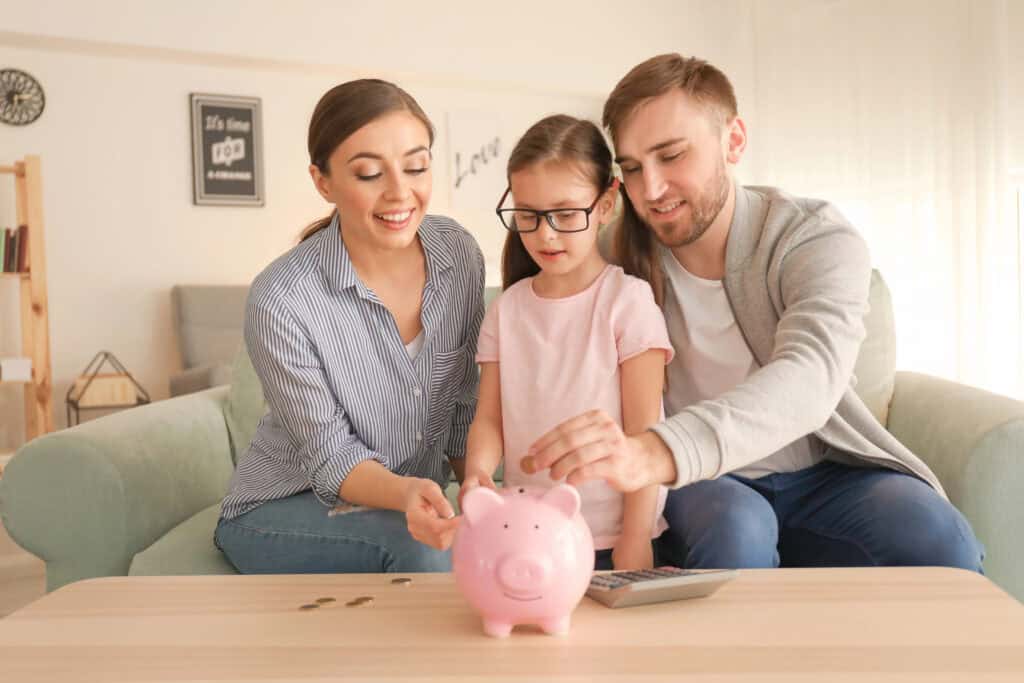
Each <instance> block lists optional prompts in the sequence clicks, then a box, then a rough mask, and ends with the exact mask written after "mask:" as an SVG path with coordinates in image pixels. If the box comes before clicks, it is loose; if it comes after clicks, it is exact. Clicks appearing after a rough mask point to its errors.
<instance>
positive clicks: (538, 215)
mask: <svg viewBox="0 0 1024 683" xmlns="http://www.w3.org/2000/svg"><path fill="white" fill-rule="evenodd" d="M612 185H614V182H613V183H612ZM612 185H609V186H608V188H610V187H612ZM608 188H605V189H604V190H601V191H600V192H598V193H597V198H596V199H595V200H594V201H593V203H592V204H591V205H590V206H589V207H587V208H583V207H582V206H563V207H562V208H560V209H545V210H544V211H536V210H534V209H517V208H515V207H513V208H510V209H503V208H501V205H502V204H504V203H505V200H506V199H507V198H508V195H509V193H510V192H511V191H512V186H511V185H509V186H508V187H506V188H505V193H504V194H502V195H501V199H500V200H498V206H496V207H495V208H494V213H496V214H498V221H500V222H501V224H502V226H503V227H504V228H505V229H506V230H508V231H509V232H518V233H525V232H537V231H538V230H540V219H541V216H543V217H544V220H546V221H547V222H548V225H550V226H551V229H552V230H554V231H555V232H562V233H573V232H586V231H587V230H588V229H590V214H592V213H593V212H594V208H595V207H596V206H597V203H598V202H599V201H601V197H603V196H604V193H605V191H606V190H607V189H608ZM563 211H582V212H583V213H584V214H585V215H586V217H587V224H586V225H584V226H583V227H582V228H580V229H578V230H562V229H561V228H559V227H558V226H557V225H555V221H554V219H553V218H552V217H551V214H554V213H562V212H563ZM522 212H529V213H532V214H533V215H534V216H535V217H536V220H534V223H533V229H532V230H518V229H515V228H510V227H509V225H508V223H506V222H505V218H504V216H503V214H512V213H522ZM514 222H515V220H514V219H513V223H514Z"/></svg>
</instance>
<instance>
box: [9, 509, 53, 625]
mask: <svg viewBox="0 0 1024 683" xmlns="http://www.w3.org/2000/svg"><path fill="white" fill-rule="evenodd" d="M45 593H46V577H45V571H44V565H43V561H42V560H40V559H37V558H36V557H35V556H33V555H30V554H29V553H27V552H25V551H24V550H22V549H21V548H20V547H18V545H17V544H16V543H15V542H14V541H12V540H11V538H10V536H8V535H7V531H6V530H4V528H3V526H2V525H0V617H5V616H7V615H8V614H10V613H11V612H13V611H14V610H16V609H20V608H22V607H24V606H25V605H27V604H28V603H30V602H32V601H33V600H35V599H37V598H41V597H43V595H44V594H45Z"/></svg>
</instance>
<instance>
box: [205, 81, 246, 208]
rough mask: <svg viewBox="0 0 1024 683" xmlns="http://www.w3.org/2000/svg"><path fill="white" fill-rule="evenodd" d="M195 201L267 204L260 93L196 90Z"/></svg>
mask: <svg viewBox="0 0 1024 683" xmlns="http://www.w3.org/2000/svg"><path fill="white" fill-rule="evenodd" d="M191 101H192V178H193V183H192V190H193V193H192V201H193V203H195V204H200V205H215V206H217V205H219V206H263V135H262V126H263V122H262V117H261V113H260V100H259V98H256V97H233V96H229V95H201V94H198V93H192V95H191Z"/></svg>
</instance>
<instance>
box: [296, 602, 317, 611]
mask: <svg viewBox="0 0 1024 683" xmlns="http://www.w3.org/2000/svg"><path fill="white" fill-rule="evenodd" d="M319 606H320V605H317V604H314V603H310V604H308V605H299V609H301V610H311V609H316V608H317V607H319Z"/></svg>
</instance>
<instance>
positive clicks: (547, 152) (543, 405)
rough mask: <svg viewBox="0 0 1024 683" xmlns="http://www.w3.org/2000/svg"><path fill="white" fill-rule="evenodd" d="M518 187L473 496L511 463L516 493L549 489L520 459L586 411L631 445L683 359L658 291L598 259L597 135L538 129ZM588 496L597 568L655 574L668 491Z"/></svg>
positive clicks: (525, 142) (505, 207) (469, 471)
mask: <svg viewBox="0 0 1024 683" xmlns="http://www.w3.org/2000/svg"><path fill="white" fill-rule="evenodd" d="M508 178H509V187H508V189H507V190H506V191H505V194H504V195H503V196H502V198H501V201H500V202H499V204H498V215H499V217H500V218H501V221H502V223H503V224H504V226H505V227H506V228H507V229H508V230H509V234H508V238H507V240H506V242H505V250H504V253H503V258H502V279H503V287H504V292H503V293H502V295H501V296H500V297H499V298H498V300H497V301H495V302H494V304H493V305H492V306H491V307H490V309H489V310H488V312H487V315H486V317H485V318H484V323H483V325H482V327H481V329H480V338H479V340H478V342H477V355H476V360H477V362H478V363H479V364H480V368H481V376H480V395H479V400H478V403H477V410H476V416H475V417H474V420H473V424H472V426H471V427H470V431H469V440H468V445H467V451H466V452H467V460H466V476H465V480H464V482H463V491H465V490H468V489H469V488H472V487H474V486H490V487H494V482H493V479H492V477H493V474H494V471H495V469H496V468H497V467H498V465H499V463H500V462H501V461H502V458H504V464H505V474H504V477H505V482H506V485H507V486H521V485H531V486H542V487H549V486H552V485H553V482H552V481H551V479H550V477H549V476H548V473H547V472H543V473H537V474H527V473H526V472H524V471H523V468H522V467H521V461H522V458H523V456H524V455H525V454H526V450H527V448H528V447H529V445H530V444H531V443H532V442H533V441H534V440H535V439H536V438H537V437H538V436H540V435H541V434H544V433H545V432H547V431H548V430H549V429H551V428H552V427H554V426H555V425H557V424H559V423H560V422H562V421H564V420H566V419H568V418H570V417H572V416H574V415H577V414H579V413H582V412H584V411H587V410H592V409H602V410H604V411H606V412H607V413H608V414H609V415H612V416H613V417H616V418H617V419H618V420H619V422H620V425H621V426H622V428H623V430H624V431H625V433H626V434H627V435H628V434H636V433H639V432H641V431H643V430H644V429H646V428H647V427H648V426H650V425H651V424H654V423H655V422H657V421H658V420H659V419H660V417H661V413H662V404H661V394H662V387H663V384H664V366H665V364H666V363H668V362H669V361H670V360H671V357H672V353H673V352H672V347H671V345H670V343H669V339H668V333H667V331H666V329H665V321H664V318H663V317H662V314H661V310H660V309H659V308H658V306H657V304H656V303H655V300H654V296H653V294H652V292H651V287H650V285H649V284H648V283H647V282H645V281H644V280H641V279H638V278H635V277H632V276H629V275H626V274H625V273H624V272H623V270H622V269H621V268H618V267H616V266H612V265H609V264H608V263H607V262H606V261H605V260H604V258H602V256H601V254H600V252H599V251H598V248H597V234H598V228H599V227H600V225H601V224H602V222H604V221H605V220H606V219H607V218H608V217H609V216H610V214H611V212H612V209H613V206H614V203H615V196H616V192H617V191H618V180H617V179H615V178H613V175H612V155H611V152H610V151H609V149H608V146H607V144H606V143H605V141H604V137H603V136H602V135H601V131H600V130H599V129H598V128H597V126H595V125H594V124H593V123H590V122H589V121H581V120H579V119H575V118H572V117H571V116H564V115H559V116H551V117H548V118H545V119H543V120H541V121H539V122H538V123H536V124H534V125H533V127H531V128H530V129H529V130H528V131H527V132H526V134H525V135H524V136H523V137H522V139H521V140H519V142H518V144H517V145H516V147H515V149H514V150H513V151H512V154H511V156H510V157H509V163H508ZM579 493H580V497H581V498H582V501H583V507H582V513H583V517H584V519H586V521H587V523H588V524H589V526H590V530H591V532H592V533H593V535H594V547H595V549H596V550H597V551H598V552H597V557H596V566H597V568H598V569H603V568H608V567H609V564H611V565H612V566H614V568H616V569H641V568H649V567H651V566H653V561H654V558H653V550H652V545H651V539H652V538H655V537H657V536H659V535H660V534H661V532H662V531H664V529H665V523H664V521H663V520H662V518H661V511H662V508H663V507H664V503H665V490H664V489H663V488H662V487H658V486H651V487H648V488H646V489H641V490H640V491H637V492H635V493H631V494H626V495H623V494H620V493H618V492H616V491H615V490H613V489H612V488H611V487H610V486H608V484H607V483H605V482H604V481H600V480H597V481H590V482H587V483H585V484H583V485H581V486H580V487H579Z"/></svg>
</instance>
